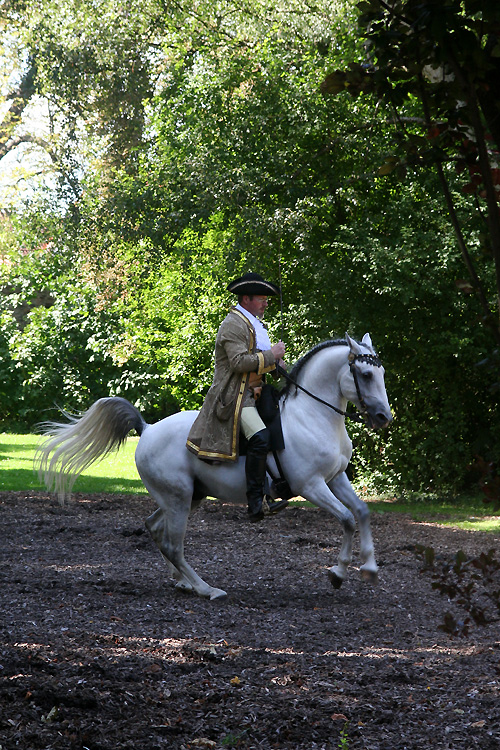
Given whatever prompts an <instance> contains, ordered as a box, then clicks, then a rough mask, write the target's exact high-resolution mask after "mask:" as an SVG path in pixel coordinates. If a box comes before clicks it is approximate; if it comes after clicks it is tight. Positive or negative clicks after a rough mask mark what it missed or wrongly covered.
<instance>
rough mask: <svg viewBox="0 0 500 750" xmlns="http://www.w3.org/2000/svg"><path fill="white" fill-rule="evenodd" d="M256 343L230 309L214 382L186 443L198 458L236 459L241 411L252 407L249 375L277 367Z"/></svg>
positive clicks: (219, 336)
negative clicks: (246, 407) (257, 347)
mask: <svg viewBox="0 0 500 750" xmlns="http://www.w3.org/2000/svg"><path fill="white" fill-rule="evenodd" d="M255 342H256V335H255V329H254V327H253V325H252V324H251V323H250V321H249V320H248V318H246V317H245V315H243V314H242V313H241V312H240V311H239V310H237V309H236V308H235V307H232V308H231V310H230V311H229V313H228V314H227V316H226V317H225V318H224V320H223V321H222V323H221V326H220V328H219V331H218V333H217V338H216V340H215V370H214V378H213V383H212V385H211V386H210V389H209V391H208V393H207V396H206V398H205V402H204V404H203V406H202V408H201V411H200V413H199V414H198V416H197V418H196V420H195V422H194V424H193V426H192V427H191V430H190V432H189V436H188V439H187V443H186V445H187V447H188V448H189V450H190V451H192V452H193V453H195V454H196V455H197V456H198V457H199V458H205V459H213V460H218V461H236V459H237V458H238V447H239V435H240V421H241V410H242V408H243V407H244V406H254V405H255V401H254V400H253V397H252V395H251V393H250V392H249V381H250V373H257V375H263V374H264V373H266V372H271V371H273V370H274V369H275V367H276V361H275V358H274V356H273V353H272V351H271V350H270V349H268V350H267V351H264V352H262V351H257V350H256V346H255Z"/></svg>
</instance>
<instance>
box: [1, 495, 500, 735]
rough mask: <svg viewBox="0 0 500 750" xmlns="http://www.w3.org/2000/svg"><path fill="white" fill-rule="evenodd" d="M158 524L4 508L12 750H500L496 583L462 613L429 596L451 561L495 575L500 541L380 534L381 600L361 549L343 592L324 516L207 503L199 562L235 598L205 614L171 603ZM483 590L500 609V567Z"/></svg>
mask: <svg viewBox="0 0 500 750" xmlns="http://www.w3.org/2000/svg"><path fill="white" fill-rule="evenodd" d="M153 510H154V505H153V503H152V501H151V500H150V499H149V498H147V497H144V496H132V497H131V496H95V495H93V496H83V495H77V496H75V497H74V499H73V500H72V501H71V503H70V504H68V505H66V506H65V507H60V506H59V505H58V504H57V503H56V502H55V501H54V500H53V499H51V498H50V497H49V496H48V495H44V494H37V493H30V494H29V495H27V494H26V493H0V515H1V521H2V526H1V528H2V539H1V545H0V553H1V567H0V576H1V584H0V597H1V600H2V601H1V611H2V615H1V622H0V746H1V750H14V748H22V750H36V749H37V748H45V750H49V748H50V749H51V750H52V749H53V750H59V749H63V748H64V749H65V750H66V749H67V750H75V749H78V750H84V749H85V748H88V750H121V748H134V750H164V749H165V748H169V749H172V750H182V748H185V749H186V750H189V749H190V748H215V749H216V750H220V749H222V748H245V749H251V748H266V750H267V749H270V748H279V749H280V750H285V749H286V750H292V749H294V750H295V749H296V748H301V749H302V748H304V750H314V749H316V748H318V749H325V750H330V749H331V748H343V749H344V750H346V749H347V748H349V749H350V750H358V749H359V750H361V748H362V749H363V750H393V749H397V750H404V749H406V748H407V749H408V750H410V749H412V750H413V749H415V750H416V749H417V748H418V750H423V749H424V748H433V749H435V748H450V749H452V750H459V749H462V748H463V750H469V749H470V748H481V750H493V748H495V749H498V748H500V690H499V687H500V627H499V622H498V616H499V613H498V610H497V611H495V607H494V606H492V601H493V599H491V598H488V591H487V589H486V588H484V586H483V583H484V582H485V581H486V578H484V576H483V577H482V578H481V576H480V575H479V573H477V575H476V577H475V578H474V575H471V577H470V578H469V579H468V585H469V588H468V589H467V592H468V593H467V595H466V596H465V598H464V596H463V595H462V596H460V595H457V596H453V591H452V590H451V589H450V592H449V593H450V595H452V596H453V600H452V601H450V600H449V598H448V597H447V595H446V593H442V592H441V591H440V590H438V589H436V588H433V586H432V584H433V582H434V583H435V582H436V581H438V582H439V581H441V582H442V581H443V579H442V578H440V577H439V575H438V572H439V570H441V569H442V568H443V566H445V565H446V564H447V562H448V561H450V560H451V561H452V560H453V558H454V556H455V554H456V553H457V552H458V550H463V551H464V553H465V555H466V556H467V557H468V558H474V559H477V556H478V555H479V554H480V553H481V552H483V553H484V552H486V551H487V550H489V549H491V548H495V549H496V552H495V554H496V557H497V558H498V557H499V555H498V547H499V545H498V537H492V536H491V535H486V534H481V533H472V532H465V531H457V530H450V529H446V528H443V527H439V526H438V525H431V524H421V523H415V522H412V521H411V520H410V519H409V518H408V517H404V516H396V515H392V514H383V515H381V514H373V516H372V527H373V533H374V538H375V545H376V550H377V557H378V561H379V564H380V583H379V585H378V587H376V588H372V587H371V586H370V585H369V584H367V583H365V582H363V581H362V580H361V579H360V577H359V573H358V571H357V569H356V565H357V564H358V562H359V561H358V559H357V549H358V548H357V544H356V546H355V557H354V560H353V567H352V569H351V571H350V572H351V575H350V578H349V579H348V580H347V581H346V582H345V583H344V585H343V586H342V588H341V589H339V590H337V591H336V590H334V589H333V588H332V587H331V585H330V582H329V580H328V576H327V574H326V568H327V567H329V566H331V565H333V564H334V562H335V561H336V556H337V553H338V549H339V543H340V527H339V526H338V524H337V523H336V522H335V521H334V520H333V519H330V518H329V517H328V516H327V515H326V514H325V513H324V512H322V511H319V510H316V509H306V508H303V507H294V508H287V509H286V510H285V511H284V512H283V513H281V514H280V515H278V516H276V517H275V518H272V519H266V520H265V521H263V522H262V523H260V524H249V523H248V521H247V520H246V517H245V510H244V509H243V508H240V507H236V506H232V505H222V504H216V503H215V502H208V503H206V504H205V505H204V506H202V507H201V508H200V509H199V510H198V511H196V513H195V514H194V515H193V517H192V520H191V523H190V527H189V531H188V537H187V549H186V555H187V557H188V559H189V561H190V562H191V564H192V565H193V566H194V567H195V569H196V570H198V572H199V573H200V574H201V575H202V576H203V577H204V578H205V579H206V580H207V581H208V582H209V583H211V584H212V585H216V586H218V587H220V588H223V589H225V590H226V591H227V592H228V597H227V598H226V599H225V600H223V601H222V602H220V601H215V602H210V601H207V600H205V599H199V598H196V597H194V596H192V595H189V594H186V593H182V592H179V591H177V590H175V589H174V588H173V585H172V583H171V581H170V580H169V579H168V576H167V569H166V566H165V563H164V562H163V560H162V558H161V556H160V554H159V552H158V550H157V549H156V547H155V546H154V543H153V542H152V540H151V539H150V537H149V535H148V533H147V532H146V531H145V528H144V519H145V517H146V516H147V515H149V514H150V513H151V512H152V511H153ZM356 540H357V537H356ZM418 545H423V546H425V547H428V548H432V549H433V550H434V553H435V556H436V557H435V559H434V560H431V559H430V558H428V559H427V566H426V565H425V559H424V556H423V555H422V554H420V553H419V552H418V549H419V548H418V547H417V546H418ZM490 567H491V566H490ZM493 567H494V566H493ZM469 568H470V570H476V571H477V568H474V566H469ZM479 572H480V571H479ZM468 575H469V573H468ZM481 575H482V574H481ZM487 578H488V585H489V586H490V593H491V591H493V592H494V591H497V592H498V591H499V590H500V574H499V570H498V567H497V569H496V571H493V573H491V570H490V573H489V577H487ZM481 586H483V589H482V590H480V589H481ZM471 592H472V593H471ZM467 596H469V599H467ZM471 597H472V598H474V597H476V600H475V603H474V606H475V610H474V612H475V614H476V619H478V618H477V612H478V611H482V612H483V613H485V615H484V617H483V619H486V620H487V622H486V623H485V624H482V625H480V624H478V622H476V620H475V619H474V617H471V612H472V610H471V606H470V601H472V598H471ZM460 598H461V599H462V603H460V602H459V601H458V599H460ZM467 602H469V604H467ZM447 613H448V614H447ZM445 617H447V620H445ZM479 619H480V618H479ZM446 622H447V623H448V630H450V629H451V630H455V632H456V633H457V634H456V635H452V634H451V633H450V632H446ZM450 623H451V625H450ZM443 624H444V625H445V627H444V629H440V628H441V627H442V626H443Z"/></svg>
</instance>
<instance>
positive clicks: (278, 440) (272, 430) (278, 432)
mask: <svg viewBox="0 0 500 750" xmlns="http://www.w3.org/2000/svg"><path fill="white" fill-rule="evenodd" d="M280 393H281V392H280V391H279V390H278V389H277V388H275V387H274V386H273V385H270V384H269V383H264V384H263V385H262V390H261V393H260V396H259V398H258V399H257V401H256V406H257V411H258V412H259V415H260V418H261V419H262V421H263V422H264V424H265V425H266V427H267V429H268V430H269V434H270V443H271V451H272V454H273V456H274V460H275V461H276V466H277V467H278V472H279V475H278V476H275V475H274V474H273V473H272V472H271V471H270V469H269V467H268V469H267V472H268V474H269V476H270V477H271V479H272V489H273V491H274V492H275V494H276V497H280V498H282V499H283V500H290V498H291V497H293V493H292V491H291V489H290V487H289V485H288V482H287V481H286V479H285V477H284V475H283V469H282V468H281V463H280V460H279V458H278V454H277V451H281V450H284V448H285V439H284V437H283V430H282V429H281V414H280V409H279V400H280Z"/></svg>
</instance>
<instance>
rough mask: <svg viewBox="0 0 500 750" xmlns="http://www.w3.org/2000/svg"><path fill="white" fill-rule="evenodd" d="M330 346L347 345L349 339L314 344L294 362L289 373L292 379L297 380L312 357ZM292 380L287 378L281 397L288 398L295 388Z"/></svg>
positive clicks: (329, 340)
mask: <svg viewBox="0 0 500 750" xmlns="http://www.w3.org/2000/svg"><path fill="white" fill-rule="evenodd" d="M330 346H347V341H346V340H345V339H328V341H322V342H321V343H320V344H316V346H313V348H312V349H310V350H309V351H308V352H307V353H306V354H304V356H303V357H301V358H300V359H299V360H298V361H297V362H296V363H295V364H294V366H293V367H292V369H291V370H290V372H289V373H288V377H289V378H290V379H291V380H292V381H295V382H297V378H298V376H299V374H300V373H301V372H302V370H303V368H304V367H305V366H306V365H307V363H308V362H309V360H310V359H312V358H313V357H314V355H315V354H317V353H318V352H321V351H322V350H323V349H328V348H329V347H330ZM291 380H288V379H287V381H286V385H285V386H284V388H283V389H282V390H281V392H280V397H281V398H283V399H286V398H287V396H288V395H289V393H290V391H291V389H292V388H295V386H294V385H293V383H292V382H291Z"/></svg>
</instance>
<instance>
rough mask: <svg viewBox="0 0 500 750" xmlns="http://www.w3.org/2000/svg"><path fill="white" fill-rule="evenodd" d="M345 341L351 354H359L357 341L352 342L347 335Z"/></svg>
mask: <svg viewBox="0 0 500 750" xmlns="http://www.w3.org/2000/svg"><path fill="white" fill-rule="evenodd" d="M345 340H346V341H347V345H348V346H349V349H350V350H351V352H352V353H353V354H361V349H360V347H359V344H358V342H357V341H354V339H352V338H351V337H350V336H349V334H348V333H346V335H345Z"/></svg>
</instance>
